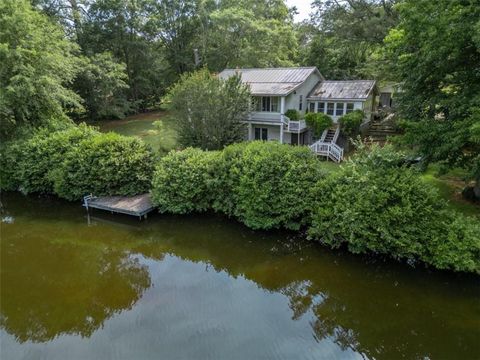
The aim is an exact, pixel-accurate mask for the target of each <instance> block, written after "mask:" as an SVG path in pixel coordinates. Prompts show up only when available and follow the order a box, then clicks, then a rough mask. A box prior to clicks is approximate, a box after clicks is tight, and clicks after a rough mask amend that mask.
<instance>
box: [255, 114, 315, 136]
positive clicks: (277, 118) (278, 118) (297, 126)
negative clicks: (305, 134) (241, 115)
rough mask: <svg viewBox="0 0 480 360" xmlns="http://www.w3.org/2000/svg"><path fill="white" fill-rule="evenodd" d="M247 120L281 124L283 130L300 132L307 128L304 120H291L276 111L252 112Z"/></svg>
mask: <svg viewBox="0 0 480 360" xmlns="http://www.w3.org/2000/svg"><path fill="white" fill-rule="evenodd" d="M247 121H249V122H252V123H257V124H271V125H280V124H283V126H284V129H285V131H290V132H301V131H303V130H305V129H306V128H307V125H306V123H305V120H298V121H293V120H290V119H289V118H288V117H287V116H285V115H283V114H280V113H278V112H252V113H250V115H249V117H248V119H247Z"/></svg>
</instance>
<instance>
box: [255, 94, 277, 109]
mask: <svg viewBox="0 0 480 360" xmlns="http://www.w3.org/2000/svg"><path fill="white" fill-rule="evenodd" d="M256 105H257V106H256V111H261V112H278V97H276V96H261V97H259V98H258V101H256Z"/></svg>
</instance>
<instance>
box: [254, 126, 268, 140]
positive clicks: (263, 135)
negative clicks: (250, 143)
mask: <svg viewBox="0 0 480 360" xmlns="http://www.w3.org/2000/svg"><path fill="white" fill-rule="evenodd" d="M255 140H268V129H267V128H255Z"/></svg>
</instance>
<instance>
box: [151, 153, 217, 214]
mask: <svg viewBox="0 0 480 360" xmlns="http://www.w3.org/2000/svg"><path fill="white" fill-rule="evenodd" d="M217 158H218V153H217V152H213V151H208V152H207V151H203V150H200V149H194V148H187V149H185V150H183V151H171V152H170V153H169V154H168V155H166V156H164V157H163V158H161V159H160V161H159V162H158V164H157V167H156V169H155V173H154V176H153V188H152V201H153V202H154V203H155V204H156V205H157V206H158V208H159V211H160V212H162V213H163V212H169V213H173V214H186V213H189V212H193V211H197V212H200V211H205V210H207V209H209V208H210V206H211V203H212V199H213V196H214V193H215V188H214V187H212V183H213V181H214V178H215V176H217V175H216V171H217V168H216V160H217Z"/></svg>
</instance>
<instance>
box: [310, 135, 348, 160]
mask: <svg viewBox="0 0 480 360" xmlns="http://www.w3.org/2000/svg"><path fill="white" fill-rule="evenodd" d="M310 149H311V150H312V151H313V152H314V153H315V154H317V155H322V156H326V157H328V158H330V159H332V160H333V161H335V162H340V161H342V160H343V149H342V148H341V147H340V146H338V145H337V144H335V143H331V142H323V141H320V140H319V141H317V142H315V143H313V144H312V145H310Z"/></svg>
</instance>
